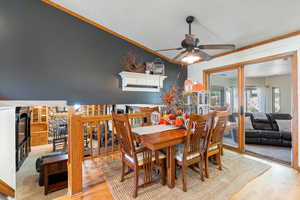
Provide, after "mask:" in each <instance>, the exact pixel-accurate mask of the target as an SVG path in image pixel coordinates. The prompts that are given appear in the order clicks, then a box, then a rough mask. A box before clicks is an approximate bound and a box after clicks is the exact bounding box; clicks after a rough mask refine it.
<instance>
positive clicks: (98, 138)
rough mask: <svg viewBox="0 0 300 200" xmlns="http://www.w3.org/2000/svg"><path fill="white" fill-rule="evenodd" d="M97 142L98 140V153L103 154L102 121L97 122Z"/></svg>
mask: <svg viewBox="0 0 300 200" xmlns="http://www.w3.org/2000/svg"><path fill="white" fill-rule="evenodd" d="M97 125H98V127H97V142H98V155H100V154H101V122H98V123H97Z"/></svg>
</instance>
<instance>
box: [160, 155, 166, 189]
mask: <svg viewBox="0 0 300 200" xmlns="http://www.w3.org/2000/svg"><path fill="white" fill-rule="evenodd" d="M162 163H163V164H162V167H161V180H162V185H166V182H167V172H166V171H167V160H166V159H164V160H162Z"/></svg>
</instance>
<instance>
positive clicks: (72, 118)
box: [68, 110, 83, 196]
mask: <svg viewBox="0 0 300 200" xmlns="http://www.w3.org/2000/svg"><path fill="white" fill-rule="evenodd" d="M80 119H81V117H80V116H78V115H75V114H74V113H73V112H72V110H71V111H69V129H68V130H69V137H68V150H69V151H68V155H69V157H68V194H69V195H70V196H72V195H75V194H78V193H81V192H82V162H83V128H82V127H81V122H80Z"/></svg>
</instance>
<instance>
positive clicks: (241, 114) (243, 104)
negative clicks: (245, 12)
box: [203, 51, 299, 169]
mask: <svg viewBox="0 0 300 200" xmlns="http://www.w3.org/2000/svg"><path fill="white" fill-rule="evenodd" d="M263 63H265V64H263ZM283 63H285V64H286V66H289V69H288V71H289V72H285V73H284V74H285V75H288V73H289V74H290V78H289V81H288V83H289V85H288V86H287V87H288V89H287V88H281V86H278V85H277V83H282V82H284V81H283V80H280V79H277V80H276V81H275V82H276V84H274V85H273V86H272V84H271V83H270V84H269V85H264V88H265V89H267V91H268V99H269V102H268V103H267V102H266V98H264V99H263V98H259V93H261V92H262V91H260V90H259V89H258V88H256V87H255V86H253V85H251V84H250V85H249V84H248V83H249V80H245V79H247V76H248V77H249V72H246V73H245V70H248V68H249V70H252V71H256V73H259V75H260V76H266V71H265V70H264V69H263V68H262V67H260V68H259V69H256V70H254V67H253V66H255V64H256V65H258V64H260V65H261V66H262V65H265V67H266V66H267V65H269V68H270V69H272V70H273V74H269V75H270V77H271V76H274V77H275V76H276V75H277V78H278V77H279V76H280V75H284V74H283V72H282V69H283V71H284V70H285V71H287V69H286V67H282V64H283ZM276 66H277V67H276ZM280 66H281V67H280ZM297 68H298V63H297V52H296V51H293V52H287V53H282V54H278V55H273V56H267V57H262V58H257V59H254V60H248V61H245V62H239V63H236V64H231V65H226V66H220V67H215V68H210V69H206V70H204V71H203V80H204V86H205V89H207V90H209V91H212V92H215V91H214V90H215V88H217V87H215V86H214V84H215V83H216V82H217V81H212V80H213V79H221V76H223V78H224V77H226V76H227V79H231V83H234V82H235V83H236V87H237V89H236V90H237V92H236V94H235V96H234V95H233V94H231V96H232V98H236V99H237V111H235V112H233V113H232V116H234V118H235V124H236V129H235V130H236V135H234V137H232V138H233V140H234V143H229V142H228V143H227V144H226V142H225V140H224V147H225V148H227V149H230V150H234V151H237V152H246V153H248V154H250V153H249V152H254V150H253V149H251V148H250V147H249V146H248V147H247V148H246V145H248V144H250V143H251V142H250V140H252V142H253V143H254V141H255V139H253V138H255V137H257V138H259V141H262V138H263V140H264V142H265V143H267V142H269V144H268V147H269V148H270V147H271V146H272V144H276V142H277V144H279V142H280V144H281V145H282V146H279V145H277V146H279V147H280V148H283V149H285V150H286V147H288V148H290V152H289V151H284V152H285V153H282V152H281V153H282V154H281V155H287V156H285V158H287V159H276V158H274V157H272V154H274V151H272V148H271V149H270V151H269V152H272V153H270V155H271V156H270V155H265V156H263V157H267V158H273V159H275V160H277V161H283V162H284V163H288V164H290V165H291V166H292V167H293V168H296V169H299V162H298V160H299V159H298V149H299V146H298V145H299V143H298V140H299V136H298V71H297V70H298V69H297ZM275 69H276V70H275ZM280 69H281V71H280ZM234 70H236V71H237V72H236V73H237V76H235V77H232V75H230V73H227V72H229V71H234ZM272 70H269V71H272ZM247 74H248V75H247ZM216 76H219V77H218V78H216ZM270 77H269V78H268V79H270ZM265 79H267V77H265ZM269 81H270V80H269ZM264 82H266V80H265V81H264ZM273 82H274V81H273ZM285 82H286V81H285ZM222 87H223V89H222ZM226 87H227V85H225V84H224V85H221V88H217V90H219V91H222V90H224V91H225V90H226ZM288 91H290V100H287V99H286V96H287V94H285V95H284V97H283V93H286V92H288ZM215 93H216V92H215ZM218 94H220V95H223V97H220V98H219V99H221V101H224V102H225V103H224V106H225V107H227V108H228V109H231V107H232V106H234V105H233V104H232V101H231V103H230V104H228V103H227V104H226V98H227V97H226V92H223V93H222V92H219V93H218ZM228 94H230V93H228ZM214 96H216V95H215V94H212V95H210V100H212V97H214ZM260 101H262V102H263V103H261V105H258V102H260ZM247 104H249V105H247ZM220 105H222V103H220ZM287 107H289V110H290V113H289V111H287V110H286V109H287ZM256 110H257V111H256ZM260 110H262V113H263V115H262V116H259V113H261V112H259V111H260ZM250 111H252V114H253V112H254V111H255V112H257V113H258V114H257V113H256V115H258V116H252V114H251V112H250ZM281 111H284V112H283V113H280V112H281ZM266 113H267V114H268V115H266ZM251 116H252V117H253V118H252V119H251ZM255 118H267V120H269V122H268V123H269V124H270V125H269V126H273V127H274V130H273V131H274V132H275V131H276V130H277V133H272V132H271V131H272V130H271V128H269V130H268V131H269V133H268V134H266V133H263V134H260V133H261V130H260V129H262V127H261V126H262V125H261V124H259V123H257V122H266V120H265V119H255ZM270 118H271V119H270ZM251 120H254V121H255V123H254V125H253V123H252V121H251ZM282 120H285V122H283V123H281V122H282ZM270 121H271V122H270ZM249 122H250V123H249ZM251 123H252V124H251ZM249 124H251V125H252V126H255V127H256V128H255V127H253V129H256V130H258V132H260V133H259V134H257V133H254V134H253V133H252V135H251V134H250V133H246V130H247V129H248V128H249V127H247V126H248V125H249ZM278 124H279V125H278ZM284 124H285V125H286V126H287V127H288V128H289V129H290V133H289V131H286V130H285V131H281V130H283V129H282V127H284ZM279 126H281V129H280V128H279ZM289 129H287V130H289ZM264 131H265V130H263V131H262V132H264ZM247 132H250V131H247ZM278 132H279V134H278ZM262 136H263V137H262ZM249 138H252V139H249ZM274 139H278V140H277V141H276V140H274ZM246 140H247V141H246ZM257 145H259V144H257ZM263 145H267V144H263ZM260 147H262V146H260ZM277 149H278V150H279V148H277ZM256 150H257V148H256ZM264 150H265V152H266V149H264ZM261 153H262V152H259V153H252V155H262V154H261ZM277 154H279V153H278V152H277V153H275V155H277ZM260 157H261V156H260ZM283 157H284V156H283ZM289 158H290V159H289Z"/></svg>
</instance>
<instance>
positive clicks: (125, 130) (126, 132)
mask: <svg viewBox="0 0 300 200" xmlns="http://www.w3.org/2000/svg"><path fill="white" fill-rule="evenodd" d="M112 117H113V122H114V125H115V127H116V131H117V134H118V137H119V140H120V144H121V151H122V153H125V154H127V155H128V156H130V157H132V158H133V159H134V160H135V161H136V154H135V146H134V139H133V135H132V132H131V126H130V123H129V120H128V115H127V114H115V113H113V114H112Z"/></svg>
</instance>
